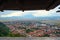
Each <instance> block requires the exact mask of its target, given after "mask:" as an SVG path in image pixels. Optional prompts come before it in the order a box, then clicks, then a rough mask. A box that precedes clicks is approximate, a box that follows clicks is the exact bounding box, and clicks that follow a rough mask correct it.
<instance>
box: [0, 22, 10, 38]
mask: <svg viewBox="0 0 60 40" xmlns="http://www.w3.org/2000/svg"><path fill="white" fill-rule="evenodd" d="M9 32H10V30H9V28H8V27H7V26H6V25H5V24H3V23H1V22H0V36H1V37H3V36H7V35H8V34H9Z"/></svg>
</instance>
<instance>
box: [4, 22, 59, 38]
mask: <svg viewBox="0 0 60 40" xmlns="http://www.w3.org/2000/svg"><path fill="white" fill-rule="evenodd" d="M4 24H6V25H7V26H8V27H9V28H10V31H11V32H12V33H14V34H16V33H20V34H23V35H24V34H25V35H27V36H29V37H45V36H46V37H60V27H59V26H58V25H55V24H52V23H50V24H46V23H40V22H24V21H23V22H20V21H19V22H15V21H14V22H5V23H4ZM27 29H30V30H32V31H30V32H28V33H26V30H27Z"/></svg>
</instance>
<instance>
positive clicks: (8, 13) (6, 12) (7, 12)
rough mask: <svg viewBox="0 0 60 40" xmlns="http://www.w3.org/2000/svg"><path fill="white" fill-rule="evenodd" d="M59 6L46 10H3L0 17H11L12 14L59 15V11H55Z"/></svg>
mask: <svg viewBox="0 0 60 40" xmlns="http://www.w3.org/2000/svg"><path fill="white" fill-rule="evenodd" d="M59 7H60V5H59V6H57V7H56V8H54V9H52V10H49V11H46V10H34V11H25V12H22V11H14V10H4V12H0V17H13V16H16V17H17V16H24V15H26V16H27V15H30V14H31V15H33V16H35V17H41V16H43V17H45V16H60V13H56V11H57V10H59V9H58V8H59Z"/></svg>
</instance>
